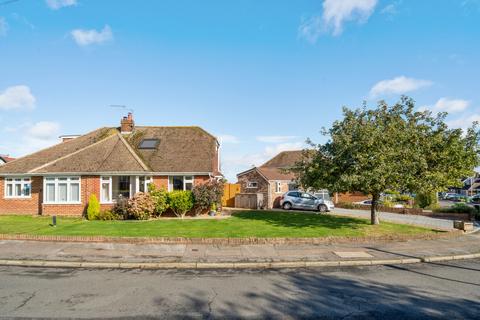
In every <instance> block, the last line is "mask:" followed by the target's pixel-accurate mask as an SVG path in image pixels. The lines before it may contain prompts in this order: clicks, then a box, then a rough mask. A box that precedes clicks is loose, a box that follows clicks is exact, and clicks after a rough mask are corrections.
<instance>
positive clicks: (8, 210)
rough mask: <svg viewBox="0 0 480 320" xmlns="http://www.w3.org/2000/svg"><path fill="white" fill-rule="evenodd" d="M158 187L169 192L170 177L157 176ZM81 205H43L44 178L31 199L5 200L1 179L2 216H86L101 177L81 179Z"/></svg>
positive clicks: (204, 178) (34, 181)
mask: <svg viewBox="0 0 480 320" xmlns="http://www.w3.org/2000/svg"><path fill="white" fill-rule="evenodd" d="M209 179H210V177H209V176H195V180H194V184H200V183H204V182H206V181H208V180H209ZM153 182H154V183H155V185H156V186H157V187H162V188H165V189H166V190H168V176H155V177H153ZM81 184H82V186H81V194H80V199H81V202H82V203H81V204H43V193H42V191H43V178H42V177H32V197H31V198H29V199H5V190H4V189H5V180H4V178H2V177H0V214H28V215H32V214H33V215H35V214H42V215H59V216H60V215H62V216H82V215H84V214H85V212H86V209H87V206H88V199H89V198H90V195H91V194H95V195H96V196H97V199H99V200H100V177H99V176H83V177H82V178H81ZM100 207H101V209H102V210H107V209H111V208H112V207H113V204H102V205H101V206H100Z"/></svg>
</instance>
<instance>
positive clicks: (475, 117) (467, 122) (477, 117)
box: [447, 114, 480, 130]
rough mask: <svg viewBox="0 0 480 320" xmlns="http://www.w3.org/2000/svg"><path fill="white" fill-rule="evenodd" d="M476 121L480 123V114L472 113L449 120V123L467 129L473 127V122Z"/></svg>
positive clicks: (451, 125)
mask: <svg viewBox="0 0 480 320" xmlns="http://www.w3.org/2000/svg"><path fill="white" fill-rule="evenodd" d="M475 121H476V122H479V123H480V114H472V115H469V116H464V117H461V118H457V119H455V120H451V121H448V122H447V125H448V126H449V127H451V128H460V129H464V130H465V129H467V128H469V127H471V126H472V124H473V122H475Z"/></svg>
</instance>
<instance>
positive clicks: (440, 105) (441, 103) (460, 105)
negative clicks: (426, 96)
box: [421, 98, 470, 113]
mask: <svg viewBox="0 0 480 320" xmlns="http://www.w3.org/2000/svg"><path fill="white" fill-rule="evenodd" d="M469 105H470V101H467V100H462V99H449V98H440V99H438V101H437V102H436V103H435V104H434V105H433V106H425V107H423V108H421V109H423V110H425V109H429V110H431V111H435V112H443V111H446V112H448V113H456V112H461V111H464V110H465V109H467V108H468V106H469Z"/></svg>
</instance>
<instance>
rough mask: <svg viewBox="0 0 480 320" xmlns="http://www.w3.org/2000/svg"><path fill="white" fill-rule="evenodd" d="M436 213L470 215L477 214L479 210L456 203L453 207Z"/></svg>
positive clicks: (440, 209) (437, 210)
mask: <svg viewBox="0 0 480 320" xmlns="http://www.w3.org/2000/svg"><path fill="white" fill-rule="evenodd" d="M433 211H434V212H443V213H469V214H472V215H473V214H475V213H476V212H477V210H476V209H475V208H474V207H470V206H468V205H466V204H464V203H455V204H454V205H453V206H450V207H445V208H438V209H435V210H433Z"/></svg>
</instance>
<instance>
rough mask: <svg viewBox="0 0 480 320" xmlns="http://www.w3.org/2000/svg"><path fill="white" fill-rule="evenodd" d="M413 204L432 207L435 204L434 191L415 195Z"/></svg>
mask: <svg viewBox="0 0 480 320" xmlns="http://www.w3.org/2000/svg"><path fill="white" fill-rule="evenodd" d="M415 204H416V205H417V206H419V207H420V208H422V209H423V208H427V207H429V208H433V207H435V206H436V204H437V194H436V192H420V193H418V194H417V196H416V197H415Z"/></svg>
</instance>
